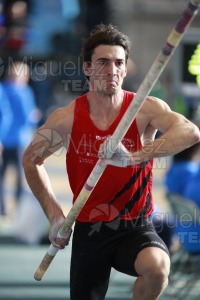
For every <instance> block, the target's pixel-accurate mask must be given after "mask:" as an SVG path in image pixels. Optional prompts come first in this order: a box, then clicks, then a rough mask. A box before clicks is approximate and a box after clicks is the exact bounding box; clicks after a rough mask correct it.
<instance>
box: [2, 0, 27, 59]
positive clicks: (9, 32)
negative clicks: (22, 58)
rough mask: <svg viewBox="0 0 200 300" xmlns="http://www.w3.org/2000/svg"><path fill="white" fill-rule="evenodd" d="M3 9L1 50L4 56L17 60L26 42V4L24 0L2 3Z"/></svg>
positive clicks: (11, 0)
mask: <svg viewBox="0 0 200 300" xmlns="http://www.w3.org/2000/svg"><path fill="white" fill-rule="evenodd" d="M2 5H3V4H2ZM3 9H4V18H5V21H4V24H5V27H4V29H5V34H4V38H3V39H2V41H1V43H2V49H3V50H4V52H5V55H7V56H8V55H11V56H12V57H15V58H17V57H18V56H19V54H20V50H21V49H22V47H23V46H24V45H25V43H26V40H27V30H28V4H27V1H26V0H9V1H5V2H4V8H3Z"/></svg>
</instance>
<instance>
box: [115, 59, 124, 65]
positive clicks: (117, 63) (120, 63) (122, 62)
mask: <svg viewBox="0 0 200 300" xmlns="http://www.w3.org/2000/svg"><path fill="white" fill-rule="evenodd" d="M116 65H117V66H118V67H121V66H123V65H124V61H123V60H119V61H117V62H116Z"/></svg>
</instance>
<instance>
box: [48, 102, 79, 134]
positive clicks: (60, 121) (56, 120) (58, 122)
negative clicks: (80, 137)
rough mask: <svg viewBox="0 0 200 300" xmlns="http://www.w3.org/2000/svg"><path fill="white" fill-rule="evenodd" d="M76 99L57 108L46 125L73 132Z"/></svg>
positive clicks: (64, 131) (60, 130)
mask: <svg viewBox="0 0 200 300" xmlns="http://www.w3.org/2000/svg"><path fill="white" fill-rule="evenodd" d="M74 106H75V100H73V101H72V102H71V103H70V104H69V105H67V106H65V107H62V108H58V109H56V110H55V111H54V112H53V113H52V114H51V115H50V116H49V117H48V119H47V120H46V123H45V127H49V128H51V129H55V130H58V131H59V132H62V133H71V129H72V125H73V120H74Z"/></svg>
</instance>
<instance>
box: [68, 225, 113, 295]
mask: <svg viewBox="0 0 200 300" xmlns="http://www.w3.org/2000/svg"><path fill="white" fill-rule="evenodd" d="M110 271H111V264H110V254H109V253H108V251H106V246H105V245H103V242H102V240H100V239H93V238H91V237H89V236H88V235H87V234H86V232H84V230H83V232H81V230H80V229H78V230H77V229H76V226H75V230H74V235H73V242H72V257H71V270H70V293H71V300H77V299H78V300H104V299H105V294H106V292H107V289H108V283H109V277H110Z"/></svg>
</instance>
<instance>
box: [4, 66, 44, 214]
mask: <svg viewBox="0 0 200 300" xmlns="http://www.w3.org/2000/svg"><path fill="white" fill-rule="evenodd" d="M29 76H30V72H29V67H28V65H26V64H25V63H23V62H20V61H17V62H15V63H14V62H13V61H12V62H11V63H10V65H9V66H8V68H7V70H6V76H5V80H4V82H3V83H2V88H3V93H5V94H6V97H3V98H2V99H3V101H1V106H2V105H5V106H4V107H3V114H1V116H3V117H1V119H0V121H1V127H0V128H1V145H2V146H1V147H2V162H1V166H0V175H1V177H0V203H1V212H0V213H1V214H6V199H5V198H6V194H5V175H6V171H7V169H8V166H9V165H10V164H13V165H14V166H15V168H16V175H17V182H16V187H15V200H16V202H19V200H20V198H21V196H22V192H23V185H22V178H23V177H22V167H21V156H22V152H23V149H24V147H26V146H27V144H28V143H29V142H30V140H31V138H32V134H33V130H35V128H36V126H37V124H38V120H39V111H38V109H37V108H36V105H35V98H34V94H33V92H32V89H31V88H30V86H29V84H28V81H29ZM3 103H4V104H3ZM5 107H7V109H6V110H5ZM6 114H7V115H6ZM5 119H6V121H5Z"/></svg>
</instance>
